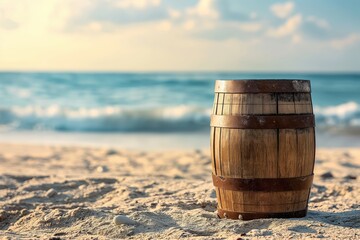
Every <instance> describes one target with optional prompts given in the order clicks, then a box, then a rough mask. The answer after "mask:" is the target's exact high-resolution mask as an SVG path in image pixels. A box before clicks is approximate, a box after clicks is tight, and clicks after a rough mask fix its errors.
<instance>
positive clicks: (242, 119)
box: [210, 114, 315, 129]
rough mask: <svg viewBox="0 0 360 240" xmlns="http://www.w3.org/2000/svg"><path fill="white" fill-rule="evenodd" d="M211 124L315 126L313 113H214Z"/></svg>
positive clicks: (260, 127)
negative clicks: (234, 114)
mask: <svg viewBox="0 0 360 240" xmlns="http://www.w3.org/2000/svg"><path fill="white" fill-rule="evenodd" d="M210 126H212V127H222V128H239V129H284V128H308V127H314V126H315V119H314V115H313V114H299V115H289V114H288V115H286V114H284V115H239V116H232V115H212V116H211V121H210Z"/></svg>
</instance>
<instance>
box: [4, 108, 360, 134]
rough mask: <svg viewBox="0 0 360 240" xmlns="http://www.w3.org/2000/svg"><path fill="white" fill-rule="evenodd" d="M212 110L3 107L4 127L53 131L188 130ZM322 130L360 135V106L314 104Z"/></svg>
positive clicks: (203, 123)
mask: <svg viewBox="0 0 360 240" xmlns="http://www.w3.org/2000/svg"><path fill="white" fill-rule="evenodd" d="M210 112H211V109H207V108H201V107H195V106H184V105H180V106H173V107H157V108H121V107H113V106H108V107H101V108H62V107H59V106H57V105H54V106H49V107H38V106H36V107H34V106H27V107H12V108H11V109H9V108H0V130H2V131H8V130H53V131H69V132H75V131H77V132H186V131H202V130H208V129H209V116H210ZM314 112H315V116H316V124H317V127H318V128H319V129H338V130H341V131H345V132H347V131H348V132H349V133H352V134H360V105H359V104H358V103H356V102H347V103H344V104H341V105H336V106H327V107H318V106H316V107H314Z"/></svg>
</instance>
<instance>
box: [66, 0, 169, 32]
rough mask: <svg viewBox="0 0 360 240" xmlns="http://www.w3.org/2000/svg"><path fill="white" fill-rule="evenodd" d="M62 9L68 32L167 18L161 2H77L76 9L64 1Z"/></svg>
mask: <svg viewBox="0 0 360 240" xmlns="http://www.w3.org/2000/svg"><path fill="white" fill-rule="evenodd" d="M63 9H65V10H64V11H65V12H66V13H67V15H68V16H67V19H66V24H65V28H66V29H67V30H70V31H75V30H79V29H92V28H91V26H94V25H97V26H102V27H103V26H109V25H113V27H115V26H116V25H127V24H133V23H143V22H153V21H161V20H166V19H167V18H169V13H168V10H167V9H166V8H165V7H164V6H163V5H162V4H161V0H136V1H131V0H107V1H104V0H92V1H81V2H78V6H77V7H74V3H73V1H66V2H65V3H64V4H63ZM79 9H81V11H79ZM89 26H90V28H89ZM96 29H101V28H100V27H96Z"/></svg>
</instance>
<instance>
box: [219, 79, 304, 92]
mask: <svg viewBox="0 0 360 240" xmlns="http://www.w3.org/2000/svg"><path fill="white" fill-rule="evenodd" d="M310 85H311V84H310V80H303V79H228V80H216V81H215V92H224V93H286V92H288V93H300V92H303V93H308V92H311V86H310Z"/></svg>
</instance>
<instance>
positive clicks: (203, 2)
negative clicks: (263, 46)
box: [186, 0, 256, 21]
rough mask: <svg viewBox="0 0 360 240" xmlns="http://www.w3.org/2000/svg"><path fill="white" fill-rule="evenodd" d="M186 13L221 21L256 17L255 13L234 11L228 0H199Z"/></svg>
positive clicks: (189, 15) (245, 19)
mask: <svg viewBox="0 0 360 240" xmlns="http://www.w3.org/2000/svg"><path fill="white" fill-rule="evenodd" d="M186 14H187V16H188V17H198V18H206V19H212V20H222V21H248V20H250V19H254V18H256V13H249V14H245V13H243V12H240V11H234V10H233V9H232V8H231V7H230V2H229V0H199V2H198V4H197V5H195V6H193V7H190V8H188V9H187V10H186Z"/></svg>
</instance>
